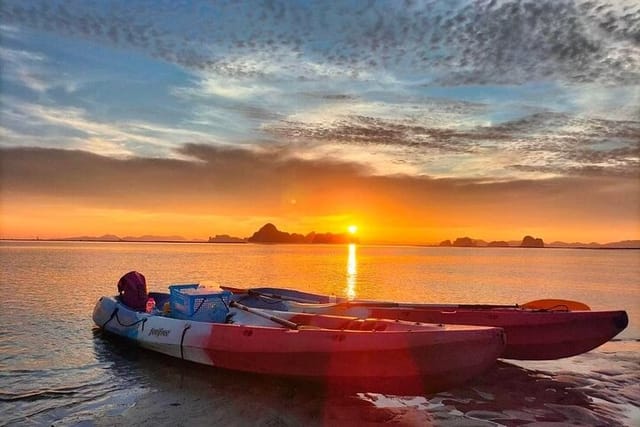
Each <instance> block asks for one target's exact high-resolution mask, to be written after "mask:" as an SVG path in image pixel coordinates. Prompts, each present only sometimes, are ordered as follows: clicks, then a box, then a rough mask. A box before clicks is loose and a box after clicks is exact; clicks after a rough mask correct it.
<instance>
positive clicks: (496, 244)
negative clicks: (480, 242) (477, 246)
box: [487, 240, 509, 248]
mask: <svg viewBox="0 0 640 427" xmlns="http://www.w3.org/2000/svg"><path fill="white" fill-rule="evenodd" d="M487 246H489V247H490V248H507V247H509V243H508V242H505V241H504V240H495V241H493V242H489V244H488V245H487Z"/></svg>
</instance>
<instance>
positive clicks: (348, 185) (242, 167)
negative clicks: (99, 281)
mask: <svg viewBox="0 0 640 427" xmlns="http://www.w3.org/2000/svg"><path fill="white" fill-rule="evenodd" d="M0 152H1V154H2V157H1V159H2V160H1V163H0V165H1V169H0V170H1V173H2V182H3V193H2V197H3V199H4V200H5V202H6V201H11V200H21V198H31V200H34V199H35V200H58V201H61V200H67V201H72V202H73V203H74V204H75V205H77V206H84V207H96V208H107V207H108V208H113V209H130V210H135V211H140V212H157V213H176V212H177V213H180V214H184V215H190V214H194V215H203V214H207V213H208V214H215V215H235V216H240V217H246V216H261V217H266V216H273V217H279V216H280V217H281V216H283V215H284V216H286V215H295V217H305V216H323V215H324V216H328V215H343V214H345V213H351V214H353V213H356V214H358V215H360V216H362V217H367V216H370V217H373V216H375V217H376V220H377V221H378V222H381V221H382V222H384V221H385V218H387V217H388V218H387V219H388V221H392V222H398V221H400V222H401V223H405V222H406V223H407V224H414V225H420V224H422V226H423V225H424V223H425V222H428V223H429V224H431V226H434V227H437V226H447V227H453V226H462V225H466V226H469V225H472V224H485V225H486V224H487V223H495V222H496V218H498V219H504V220H505V221H506V222H505V224H506V223H510V224H514V225H515V224H517V225H519V226H523V225H524V224H526V223H527V221H530V222H531V223H532V224H534V223H535V224H538V223H540V224H547V225H549V226H551V225H552V224H556V226H560V227H561V226H562V225H563V224H571V221H574V220H576V221H577V222H576V223H579V222H581V221H584V224H592V225H593V224H595V223H598V224H599V222H600V221H601V219H602V217H603V216H604V217H606V218H607V221H611V223H617V222H621V223H622V222H626V223H627V224H629V223H631V224H633V223H634V221H636V220H637V215H638V214H639V213H640V212H639V209H640V198H639V197H640V195H639V194H638V193H637V192H636V191H634V190H635V189H637V177H634V178H632V177H626V176H599V177H598V178H595V179H594V178H591V177H590V176H588V175H576V176H572V177H563V178H554V179H546V180H517V181H510V182H494V183H486V182H484V181H483V180H473V179H433V178H429V177H415V176H414V177H412V176H407V175H395V176H375V175H371V174H370V171H369V170H367V169H365V168H363V167H362V166H360V165H358V164H354V163H348V162H344V161H343V162H338V161H332V160H328V159H323V160H313V161H311V160H302V159H299V158H296V157H294V156H293V155H292V153H291V152H288V151H287V150H283V149H274V148H263V149H260V150H256V149H252V150H248V149H239V148H223V147H211V146H203V145H194V144H187V145H185V146H183V147H182V148H181V149H180V152H181V153H180V154H181V155H183V156H185V157H188V158H193V159H194V160H193V161H186V160H176V159H173V160H172V159H152V158H127V159H115V158H109V157H104V156H98V155H95V154H92V153H88V152H86V151H68V150H60V149H43V148H24V147H23V148H2V149H1V151H0ZM291 200H296V203H295V204H294V205H292V204H291ZM576 218H579V219H580V221H578V220H577V219H576ZM584 224H583V225H584ZM574 226H575V224H574V225H571V227H574Z"/></svg>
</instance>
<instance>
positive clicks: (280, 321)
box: [229, 301, 298, 329]
mask: <svg viewBox="0 0 640 427" xmlns="http://www.w3.org/2000/svg"><path fill="white" fill-rule="evenodd" d="M229 306H231V307H235V308H239V309H240V310H242V311H246V312H248V313H251V314H255V315H256V316H259V317H262V318H265V319H268V320H271V321H272V322H276V323H277V324H279V325H282V326H286V327H287V328H289V329H298V325H297V324H295V323H293V322H291V321H289V320H287V319H283V318H282V317H278V316H273V315H270V314H267V313H265V312H263V311H261V310H258V309H255V308H250V307H247V306H246V305H243V304H240V303H238V302H236V301H231V302H230V303H229Z"/></svg>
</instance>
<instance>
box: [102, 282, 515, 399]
mask: <svg viewBox="0 0 640 427" xmlns="http://www.w3.org/2000/svg"><path fill="white" fill-rule="evenodd" d="M228 295H229V293H228V292H226V293H223V292H210V291H207V292H203V291H202V290H194V291H193V294H191V295H190V296H189V298H196V299H200V300H201V301H202V302H198V303H197V304H200V305H201V306H202V304H203V302H204V303H205V305H204V306H203V307H205V308H202V310H201V311H200V312H198V313H196V312H197V310H200V309H201V307H198V309H197V310H192V311H191V312H182V313H180V312H178V311H176V310H174V309H175V308H176V307H177V306H174V304H173V303H172V304H171V305H172V311H171V313H169V314H162V313H160V312H157V314H149V313H146V312H141V311H136V310H133V309H131V308H129V307H128V306H126V305H125V304H124V303H122V302H121V298H120V297H108V296H105V297H102V298H100V300H99V301H98V302H97V304H96V306H95V309H94V312H93V320H94V322H95V323H96V324H97V325H98V326H99V327H100V328H102V329H103V330H104V331H106V332H109V333H111V334H115V335H118V336H122V337H125V338H128V339H130V340H131V341H133V342H134V343H136V344H137V345H139V346H141V347H144V348H147V349H150V350H154V351H157V352H160V353H164V354H168V355H170V356H173V357H177V358H181V359H184V360H189V361H193V362H197V363H203V364H206V365H213V366H217V367H221V368H226V369H232V370H238V371H246V372H254V373H261V374H270V375H277V376H284V377H293V378H302V379H310V380H314V381H319V382H322V383H326V384H327V385H329V386H332V387H336V388H340V389H344V390H354V391H381V392H398V393H413V392H417V393H423V392H433V391H437V390H443V389H446V388H450V387H453V386H456V385H458V384H461V383H463V382H464V381H467V380H469V379H470V378H472V377H474V376H476V375H478V374H480V373H482V372H484V371H486V370H487V369H488V368H489V367H491V366H492V365H493V364H494V363H495V360H496V358H497V357H498V356H499V355H500V354H501V353H502V352H503V350H504V345H505V342H504V334H503V331H502V330H501V329H499V328H493V327H479V326H452V325H431V324H417V323H415V322H413V323H410V322H404V321H392V320H388V319H367V320H362V319H358V318H356V317H344V316H329V315H320V314H311V313H297V312H279V311H272V310H263V309H252V308H248V309H247V308H246V307H245V306H243V305H242V304H239V303H237V302H235V301H230V300H228V299H227V298H228ZM150 296H152V297H153V298H154V300H155V302H156V303H157V304H158V306H159V307H162V306H163V305H164V304H165V302H167V301H169V300H170V297H169V294H162V293H151V294H150ZM173 296H174V295H173V290H172V297H173ZM209 302H211V303H212V305H208V304H209ZM191 307H192V308H193V305H191ZM203 310H207V311H210V310H214V311H218V310H222V311H224V315H223V316H214V317H219V318H220V319H222V320H221V321H220V322H219V323H218V322H215V321H211V320H209V321H202V320H204V319H206V317H203V315H205V314H206V312H205V311H203ZM247 310H248V311H247ZM185 313H186V314H185Z"/></svg>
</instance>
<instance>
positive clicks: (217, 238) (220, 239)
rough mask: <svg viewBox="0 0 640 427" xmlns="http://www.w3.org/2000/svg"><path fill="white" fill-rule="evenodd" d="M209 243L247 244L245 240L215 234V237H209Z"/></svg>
mask: <svg viewBox="0 0 640 427" xmlns="http://www.w3.org/2000/svg"><path fill="white" fill-rule="evenodd" d="M207 241H208V242H209V243H247V239H243V238H240V237H233V236H229V235H228V234H216V235H215V237H211V236H209V240H207Z"/></svg>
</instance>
